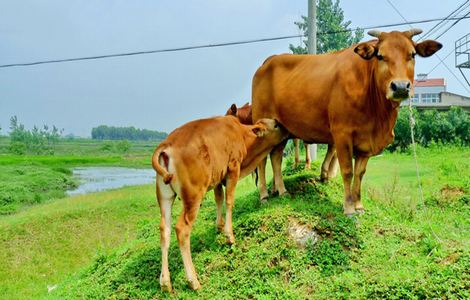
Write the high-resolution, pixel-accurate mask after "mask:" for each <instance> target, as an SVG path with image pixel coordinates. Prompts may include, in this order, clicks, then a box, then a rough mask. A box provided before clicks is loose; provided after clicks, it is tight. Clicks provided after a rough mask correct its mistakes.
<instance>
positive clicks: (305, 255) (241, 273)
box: [0, 147, 470, 299]
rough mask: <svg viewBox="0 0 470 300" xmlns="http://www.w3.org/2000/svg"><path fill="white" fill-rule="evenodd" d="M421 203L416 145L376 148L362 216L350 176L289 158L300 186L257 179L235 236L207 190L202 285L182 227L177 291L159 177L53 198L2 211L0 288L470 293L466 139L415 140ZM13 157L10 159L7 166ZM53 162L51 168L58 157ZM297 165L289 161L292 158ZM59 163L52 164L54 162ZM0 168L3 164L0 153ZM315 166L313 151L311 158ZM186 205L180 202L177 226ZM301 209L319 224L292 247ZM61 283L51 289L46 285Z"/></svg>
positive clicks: (211, 293) (199, 262) (303, 217)
mask: <svg viewBox="0 0 470 300" xmlns="http://www.w3.org/2000/svg"><path fill="white" fill-rule="evenodd" d="M418 150H419V151H418V154H419V163H420V170H421V176H422V186H423V190H424V198H425V201H424V203H422V202H421V201H420V199H419V198H418V197H417V195H418V193H417V181H416V176H415V173H414V168H415V165H414V160H413V156H412V155H410V154H406V153H405V154H399V153H396V154H391V153H385V154H384V155H383V156H380V157H375V158H372V159H371V160H370V162H369V165H368V171H367V173H366V175H365V179H364V183H363V191H364V193H363V199H364V204H365V207H366V210H367V212H366V214H365V215H362V216H360V217H359V218H357V219H356V220H352V219H349V218H346V217H344V216H343V214H342V195H343V190H342V182H341V179H340V177H339V176H338V178H337V179H335V180H334V181H333V182H330V183H328V184H322V183H319V182H317V181H316V178H317V175H318V173H319V172H318V169H316V170H314V171H313V172H306V171H299V170H292V169H291V168H289V167H288V168H286V170H285V172H286V174H289V176H287V177H286V186H287V188H288V190H289V191H290V192H291V194H292V198H285V197H277V198H272V199H270V201H269V202H268V204H266V205H260V204H259V201H258V194H257V192H256V188H255V186H254V184H253V182H252V180H251V178H250V177H248V178H246V179H244V180H243V181H241V182H240V184H239V186H238V188H237V194H236V196H237V199H236V202H235V209H234V217H233V219H234V231H235V238H236V244H235V245H234V246H231V247H230V246H227V245H226V244H225V238H224V237H223V235H222V234H217V233H216V230H215V211H216V208H215V203H214V200H213V196H212V193H208V195H207V197H206V198H207V199H206V200H205V201H204V202H203V205H202V207H201V209H200V213H199V216H198V218H197V221H196V223H195V226H194V229H193V233H192V236H191V245H192V253H193V259H194V263H195V267H196V270H197V272H198V275H199V279H200V281H201V284H202V290H200V291H198V292H194V291H191V290H189V288H188V287H187V284H186V280H185V274H184V270H183V264H182V261H181V256H180V253H179V249H178V246H177V242H176V237H175V234H174V230H173V232H172V241H171V246H170V253H171V254H170V272H171V276H172V281H173V287H174V289H175V291H174V293H172V294H167V293H162V292H161V291H160V289H159V283H158V276H159V273H160V267H161V265H160V246H159V229H158V228H159V218H160V214H159V210H158V207H157V206H156V202H155V196H154V187H153V186H152V185H148V186H139V187H131V188H124V189H120V190H115V191H109V192H103V193H97V194H90V195H85V196H78V197H72V198H65V199H57V200H54V201H50V202H47V203H43V204H38V205H35V206H31V207H29V208H27V209H23V210H21V211H20V212H19V213H16V214H13V215H10V216H4V217H0V243H1V245H0V248H1V249H5V250H4V251H2V252H0V282H1V283H2V284H1V285H0V295H2V297H3V298H5V299H25V298H27V299H28V298H52V299H64V298H71V299H76V298H91V299H101V298H112V299H129V298H130V299H148V298H156V299H166V298H174V299H186V298H199V299H208V298H217V299H219V298H220V299H230V298H237V299H239V298H242V299H243V298H245V299H246V298H265V299H268V298H269V299H271V298H279V299H296V298H298V299H305V298H315V299H316V298H319V299H332V298H339V299H341V298H354V299H365V298H389V299H422V298H469V297H470V295H469V292H468V291H469V289H470V286H469V282H470V278H469V273H468V270H469V269H470V256H469V235H468V232H469V220H470V218H469V217H470V216H469V207H468V204H469V203H468V201H469V188H470V184H469V183H470V174H469V171H468V170H469V167H470V166H469V163H470V160H469V155H470V149H469V148H458V147H435V148H431V149H418ZM13 165H15V164H13V163H12V164H5V165H4V166H8V167H10V166H13ZM59 165H60V164H58V165H57V166H59ZM287 165H290V163H287ZM57 166H56V167H57ZM0 167H1V164H0ZM315 167H316V168H318V163H317V164H316V165H315ZM180 210H181V202H180V201H179V200H177V201H176V202H175V206H174V210H173V211H174V213H173V224H175V222H176V218H177V217H178V215H179V212H180ZM293 221H295V222H297V223H301V224H307V225H309V226H310V227H312V228H314V229H315V230H316V231H317V232H318V233H319V235H320V236H321V241H320V242H319V243H317V244H316V245H309V246H307V247H306V248H305V249H300V248H298V247H297V246H296V245H295V243H294V242H293V241H292V240H291V239H290V237H289V236H288V234H287V228H288V226H289V224H291V223H292V222H293ZM56 284H57V285H58V287H57V289H55V290H54V291H52V292H51V293H48V292H47V286H48V285H51V286H52V285H56Z"/></svg>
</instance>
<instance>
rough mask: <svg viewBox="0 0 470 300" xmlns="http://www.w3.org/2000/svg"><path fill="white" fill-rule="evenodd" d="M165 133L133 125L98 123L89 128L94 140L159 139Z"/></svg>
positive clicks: (161, 138)
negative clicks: (121, 125)
mask: <svg viewBox="0 0 470 300" xmlns="http://www.w3.org/2000/svg"><path fill="white" fill-rule="evenodd" d="M167 135H168V134H166V133H165V132H160V131H154V130H148V129H138V128H135V127H133V126H132V127H115V126H106V125H100V126H98V127H94V128H93V129H92V130H91V138H92V139H96V140H133V141H161V140H163V139H164V138H166V136H167Z"/></svg>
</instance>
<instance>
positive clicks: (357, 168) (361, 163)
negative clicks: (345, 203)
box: [352, 156, 369, 214]
mask: <svg viewBox="0 0 470 300" xmlns="http://www.w3.org/2000/svg"><path fill="white" fill-rule="evenodd" d="M368 161H369V157H367V156H357V157H356V159H355V161H354V181H353V187H352V193H353V200H354V209H355V210H356V212H357V213H360V214H361V213H364V206H363V205H362V201H361V182H362V177H363V176H364V173H365V172H366V166H367V162H368Z"/></svg>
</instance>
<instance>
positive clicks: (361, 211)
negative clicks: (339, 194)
mask: <svg viewBox="0 0 470 300" xmlns="http://www.w3.org/2000/svg"><path fill="white" fill-rule="evenodd" d="M365 212H366V211H365V209H364V208H363V207H362V208H356V214H358V215H363V214H364V213H365Z"/></svg>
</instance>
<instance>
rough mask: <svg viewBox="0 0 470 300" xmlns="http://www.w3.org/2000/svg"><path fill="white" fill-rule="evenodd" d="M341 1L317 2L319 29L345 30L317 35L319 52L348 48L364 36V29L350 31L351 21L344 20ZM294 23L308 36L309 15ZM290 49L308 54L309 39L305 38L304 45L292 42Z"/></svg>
mask: <svg viewBox="0 0 470 300" xmlns="http://www.w3.org/2000/svg"><path fill="white" fill-rule="evenodd" d="M339 2H340V1H339V0H336V1H333V0H319V1H318V3H317V31H318V32H329V31H343V32H338V33H336V34H334V35H330V34H319V35H318V36H317V53H326V52H330V51H336V50H340V49H344V48H348V47H349V46H351V45H352V44H356V43H359V42H360V41H361V39H362V38H363V36H364V32H363V30H362V29H359V28H358V29H356V30H355V32H354V33H353V32H352V31H348V29H349V26H350V25H351V21H345V20H344V12H343V9H342V8H341V7H340V5H339V4H340V3H339ZM294 23H295V25H296V26H297V28H298V29H299V31H300V32H302V33H303V35H304V36H305V37H307V29H308V22H307V17H306V16H302V21H300V22H294ZM289 50H290V51H292V53H294V54H307V53H308V49H307V40H306V39H305V40H303V42H302V45H299V46H294V45H292V44H290V45H289Z"/></svg>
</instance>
